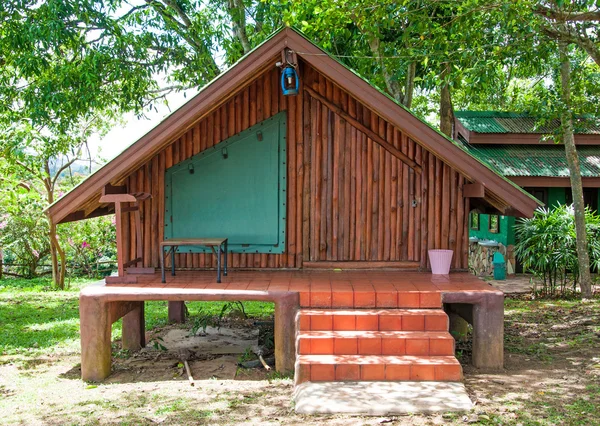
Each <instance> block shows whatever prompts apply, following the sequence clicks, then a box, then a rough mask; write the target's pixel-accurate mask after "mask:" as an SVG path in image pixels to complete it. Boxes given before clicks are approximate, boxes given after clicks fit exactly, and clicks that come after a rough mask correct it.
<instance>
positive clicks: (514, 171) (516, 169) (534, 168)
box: [465, 144, 600, 177]
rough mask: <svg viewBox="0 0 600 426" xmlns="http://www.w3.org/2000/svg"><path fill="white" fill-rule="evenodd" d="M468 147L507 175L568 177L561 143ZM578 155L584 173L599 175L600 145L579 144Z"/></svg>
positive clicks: (585, 174)
mask: <svg viewBox="0 0 600 426" xmlns="http://www.w3.org/2000/svg"><path fill="white" fill-rule="evenodd" d="M465 145H466V144H465ZM467 149H468V150H469V151H470V152H471V154H473V155H475V156H476V157H478V158H479V159H481V160H483V161H485V162H486V163H488V164H490V165H491V166H492V167H493V168H494V169H496V170H497V171H498V172H499V173H501V174H503V175H504V176H507V177H509V176H537V177H568V176H569V167H568V165H567V157H566V155H565V148H564V147H563V146H561V145H539V146H535V145H479V146H477V147H474V146H472V145H471V146H469V147H468V148H467ZM577 154H578V155H579V163H580V167H581V176H583V177H600V146H593V145H582V146H578V147H577Z"/></svg>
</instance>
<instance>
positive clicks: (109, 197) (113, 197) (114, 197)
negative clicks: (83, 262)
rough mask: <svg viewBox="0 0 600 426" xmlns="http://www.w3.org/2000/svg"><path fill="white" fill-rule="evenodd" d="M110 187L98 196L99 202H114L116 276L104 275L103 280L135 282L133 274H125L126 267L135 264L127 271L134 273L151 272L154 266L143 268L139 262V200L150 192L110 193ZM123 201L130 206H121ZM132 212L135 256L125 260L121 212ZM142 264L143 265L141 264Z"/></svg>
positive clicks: (140, 231) (140, 226) (140, 257)
mask: <svg viewBox="0 0 600 426" xmlns="http://www.w3.org/2000/svg"><path fill="white" fill-rule="evenodd" d="M111 192H112V191H111V190H110V188H108V189H107V188H105V190H104V193H103V195H102V197H100V202H101V203H114V204H115V224H116V234H117V271H118V276H117V277H106V278H105V282H106V283H107V284H123V283H136V282H137V278H136V277H135V276H134V275H126V272H127V271H126V268H128V267H129V266H132V265H135V266H137V267H135V268H132V269H131V270H130V271H129V272H131V273H135V274H153V273H154V268H143V267H141V266H140V265H139V264H140V262H143V249H144V246H143V232H144V230H143V228H142V221H141V217H140V202H141V201H144V200H147V199H148V198H150V197H151V195H150V194H148V193H145V192H140V193H134V194H114V193H111ZM123 203H133V205H131V206H126V207H124V206H123ZM128 212H133V213H134V219H135V223H134V229H133V230H132V231H134V232H135V239H136V258H135V259H133V260H131V261H128V262H125V242H126V241H125V238H126V236H125V235H124V230H123V213H128ZM142 266H143V265H142Z"/></svg>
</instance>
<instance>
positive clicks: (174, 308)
mask: <svg viewBox="0 0 600 426" xmlns="http://www.w3.org/2000/svg"><path fill="white" fill-rule="evenodd" d="M169 322H170V323H179V324H182V323H184V322H185V302H169Z"/></svg>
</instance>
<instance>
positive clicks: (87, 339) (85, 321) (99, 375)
mask: <svg viewBox="0 0 600 426" xmlns="http://www.w3.org/2000/svg"><path fill="white" fill-rule="evenodd" d="M107 308H108V307H107V306H106V303H104V302H102V301H101V300H100V299H99V298H97V297H93V296H91V297H88V296H84V295H82V296H80V298H79V316H80V321H81V325H80V328H81V378H82V379H83V380H85V381H100V380H104V379H105V378H106V377H107V376H108V375H109V374H110V367H111V347H110V337H111V336H110V335H111V328H112V327H111V325H112V323H111V321H110V315H109V310H108V309H107Z"/></svg>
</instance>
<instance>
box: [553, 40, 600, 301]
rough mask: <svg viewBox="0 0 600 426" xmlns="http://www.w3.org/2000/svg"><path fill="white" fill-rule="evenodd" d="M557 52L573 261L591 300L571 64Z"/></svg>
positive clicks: (562, 52) (563, 48) (562, 51)
mask: <svg viewBox="0 0 600 426" xmlns="http://www.w3.org/2000/svg"><path fill="white" fill-rule="evenodd" d="M559 49H560V62H561V64H560V80H561V97H562V103H563V110H562V112H561V117H560V120H561V124H562V131H563V143H564V145H565V154H566V157H567V164H568V165H569V172H570V175H571V189H572V192H573V207H574V209H575V232H576V234H577V259H578V261H579V277H580V281H579V285H580V287H581V295H582V297H583V298H591V297H592V278H591V275H590V256H589V252H588V244H587V235H586V228H585V205H584V201H583V184H582V182H581V171H580V169H579V157H578V156H577V149H576V147H575V138H574V136H573V119H572V118H573V117H572V114H571V64H570V62H569V56H568V52H567V44H566V43H565V42H563V41H560V42H559Z"/></svg>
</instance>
